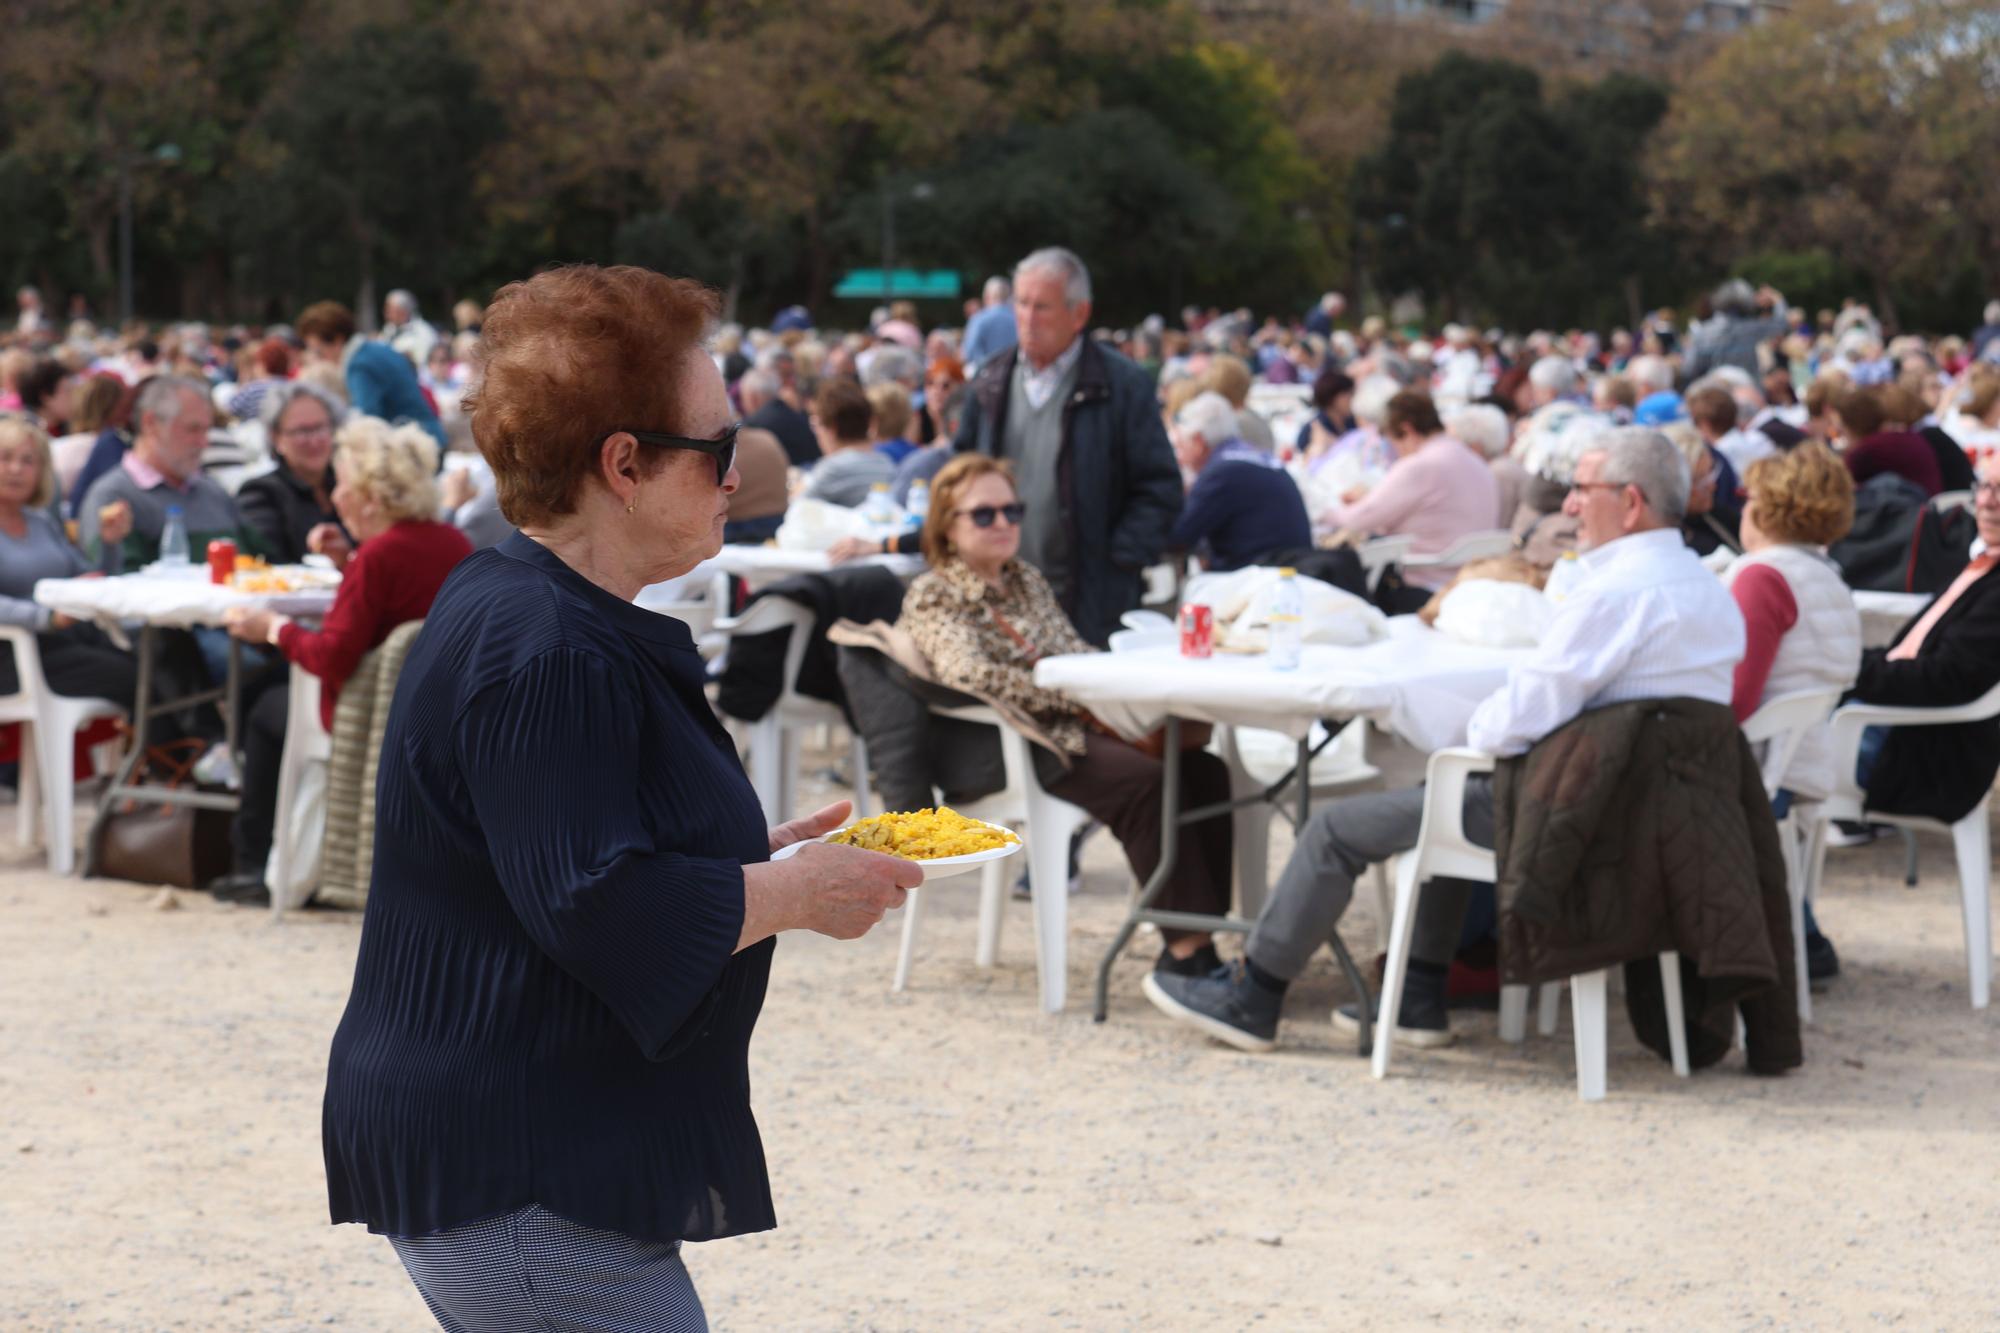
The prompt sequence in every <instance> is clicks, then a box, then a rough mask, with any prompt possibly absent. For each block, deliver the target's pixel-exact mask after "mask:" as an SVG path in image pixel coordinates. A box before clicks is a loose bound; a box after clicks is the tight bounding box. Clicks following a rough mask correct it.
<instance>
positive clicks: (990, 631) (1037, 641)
mask: <svg viewBox="0 0 2000 1333" xmlns="http://www.w3.org/2000/svg"><path fill="white" fill-rule="evenodd" d="M1021 512H1022V510H1021V500H1020V496H1019V495H1018V494H1017V493H1016V491H1015V489H1014V480H1013V473H1012V470H1011V469H1010V468H1009V467H1008V466H1007V464H1005V463H1003V462H1001V461H999V460H998V459H994V458H990V457H988V456H986V455H984V454H977V453H969V454H960V455H959V456H958V457H957V458H955V459H953V460H952V461H951V462H950V463H949V464H947V465H946V466H945V468H944V470H943V471H942V472H940V473H938V475H937V480H936V482H935V483H933V485H932V486H931V510H930V516H929V518H928V519H926V520H925V522H924V530H923V546H924V555H925V557H926V558H927V559H928V560H929V562H930V566H931V568H930V571H929V572H928V573H925V574H923V575H921V576H920V577H919V578H918V579H917V580H916V582H914V583H912V584H911V585H910V590H909V593H908V594H907V595H906V596H905V597H904V599H903V611H902V616H901V618H900V619H899V620H898V621H897V627H898V628H900V629H902V630H904V631H905V632H906V633H908V634H909V636H910V638H911V639H912V640H914V641H915V643H916V645H917V647H918V648H919V649H921V650H922V652H923V653H924V655H925V657H927V658H928V659H929V660H930V665H931V671H932V673H933V674H934V675H935V676H936V678H937V679H938V681H939V682H940V683H941V684H944V685H948V686H951V687H952V688H954V689H961V690H966V691H969V692H972V693H976V694H979V695H982V696H985V697H987V698H995V699H1003V700H1005V701H1007V702H1008V703H1010V704H1012V705H1014V706H1016V707H1018V708H1020V709H1021V710H1022V711H1023V712H1025V713H1027V714H1028V715H1029V716H1030V717H1032V718H1033V719H1034V720H1035V722H1036V723H1037V724H1038V725H1039V726H1040V727H1041V728H1042V730H1043V732H1044V733H1045V734H1046V735H1047V736H1048V737H1049V738H1050V739H1051V740H1053V741H1054V742H1055V743H1056V744H1057V745H1058V746H1059V747H1060V753H1058V752H1055V751H1051V750H1048V749H1045V748H1043V747H1041V746H1037V747H1036V749H1035V773H1036V776H1037V778H1038V779H1039V780H1040V782H1041V784H1042V786H1043V787H1044V789H1046V790H1047V791H1048V792H1049V794H1050V795H1052V796H1057V797H1060V798H1061V799H1062V800H1065V801H1068V802H1070V803H1071V804H1072V805H1078V806H1081V807H1083V809H1085V810H1087V811H1089V812H1090V814H1091V815H1092V816H1093V817H1095V818H1096V819H1098V820H1101V821H1102V822H1103V823H1104V824H1106V825H1108V826H1109V827H1110V829H1111V831H1112V833H1113V834H1114V835H1116V836H1117V838H1118V841H1119V843H1120V844H1122V845H1123V846H1124V848H1125V856H1126V859H1127V860H1128V861H1130V862H1131V865H1132V872H1133V873H1134V874H1135V875H1137V876H1139V878H1140V880H1141V881H1142V882H1143V881H1144V880H1146V879H1147V878H1148V877H1150V876H1151V875H1152V873H1153V870H1154V868H1155V867H1157V866H1158V864H1159V859H1160V801H1161V781H1162V774H1163V772H1164V769H1163V767H1162V765H1161V762H1160V761H1159V760H1158V759H1155V758H1153V757H1152V756H1151V755H1148V754H1145V753H1143V752H1142V751H1141V750H1139V749H1138V748H1137V747H1136V746H1134V745H1132V744H1130V743H1129V742H1126V741H1124V740H1121V739H1119V738H1118V737H1116V736H1114V735H1111V734H1110V733H1108V732H1107V731H1105V730H1103V729H1102V727H1101V726H1093V725H1092V722H1093V719H1092V718H1091V717H1090V715H1089V714H1088V713H1086V712H1085V711H1084V710H1083V709H1082V708H1081V707H1079V706H1078V705H1076V704H1074V703H1072V702H1070V701H1069V700H1068V699H1066V698H1064V697H1063V696H1062V695H1061V694H1059V693H1056V692H1055V691H1053V690H1045V689H1042V688H1040V687H1039V686H1037V685H1036V684H1035V683H1034V671H1035V663H1036V662H1037V661H1039V660H1040V659H1041V658H1043V657H1045V656H1054V655H1056V654H1060V653H1087V652H1091V651H1093V649H1092V648H1091V646H1090V645H1089V644H1088V643H1086V642H1085V641H1084V640H1083V638H1082V637H1081V636H1080V635H1078V634H1077V632H1076V628H1075V627H1074V626H1073V625H1071V624H1070V621H1069V618H1068V617H1067V616H1066V615H1064V614H1063V610H1062V607H1061V606H1060V605H1059V604H1058V603H1057V601H1056V598H1055V594H1054V593H1053V592H1052V591H1050V589H1049V585H1048V582H1047V580H1045V579H1044V578H1043V577H1042V576H1041V574H1040V573H1039V572H1038V571H1037V570H1036V569H1035V568H1034V566H1032V565H1030V564H1028V563H1027V562H1026V561H1023V560H1020V559H1017V558H1016V553H1017V552H1018V551H1019V550H1020V548H1021ZM1181 781H1182V785H1183V789H1184V803H1185V804H1187V805H1194V806H1199V805H1207V804H1210V803H1211V802H1219V801H1226V800H1228V799H1229V771H1228V769H1227V768H1226V767H1225V766H1224V765H1223V763H1222V761H1221V760H1220V759H1218V758H1217V757H1216V756H1214V755H1212V754H1208V753H1206V752H1205V751H1198V750H1191V751H1188V752H1187V753H1186V754H1184V755H1183V756H1182V761H1181ZM1231 843H1232V827H1231V824H1230V820H1229V817H1228V816H1227V815H1226V814H1224V815H1219V816H1217V817H1216V818H1214V819H1207V820H1203V821H1202V822H1201V823H1198V824H1190V825H1186V826H1184V827H1183V828H1182V830H1181V834H1180V852H1179V855H1178V857H1177V859H1176V861H1175V865H1174V873H1173V876H1172V878H1170V879H1169V880H1168V881H1167V884H1166V887H1165V888H1164V889H1163V890H1162V892H1161V893H1160V896H1159V897H1158V899H1156V900H1155V903H1154V905H1155V906H1156V907H1160V908H1163V909H1169V910H1173V911H1181V912H1202V913H1210V914H1215V915H1221V914H1222V913H1225V912H1227V911H1228V909H1229V893H1230V876H1231V873H1232V869H1233V867H1232V863H1231ZM1162 933H1163V935H1164V936H1165V939H1166V942H1167V947H1166V951H1165V952H1163V953H1162V954H1161V955H1160V959H1159V962H1158V964H1157V966H1156V970H1157V971H1161V972H1165V973H1173V974H1176V975H1185V976H1200V975H1203V974H1205V973H1207V972H1209V971H1211V970H1213V969H1215V968H1216V967H1218V966H1220V959H1218V958H1217V956H1216V953H1215V945H1214V942H1213V939H1212V937H1211V936H1209V935H1208V934H1207V933H1205V932H1191V931H1181V930H1168V931H1164V932H1162Z"/></svg>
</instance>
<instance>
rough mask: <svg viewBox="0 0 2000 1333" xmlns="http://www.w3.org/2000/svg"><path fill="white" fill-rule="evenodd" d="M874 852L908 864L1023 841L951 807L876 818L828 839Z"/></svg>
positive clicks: (855, 825)
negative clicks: (901, 859)
mask: <svg viewBox="0 0 2000 1333" xmlns="http://www.w3.org/2000/svg"><path fill="white" fill-rule="evenodd" d="M827 841H828V842H839V843H845V844H847V845H848V846H849V847H863V848H866V849H867V850H869V851H871V852H887V853H889V855H891V856H900V857H902V858H904V859H905V860H908V861H935V860H937V859H938V858H939V857H944V856H965V855H967V854H969V853H972V852H984V851H990V850H992V849H993V848H995V847H1005V846H1006V845H1007V844H1009V843H1014V842H1019V841H1020V839H1019V838H1017V837H1015V836H1014V835H1013V834H1011V833H1009V832H1008V831H1007V830H1006V829H1002V828H994V827H993V826H992V825H990V824H982V823H980V822H979V821H978V820H976V819H967V818H966V817H965V816H964V815H961V814H960V813H958V811H956V810H953V809H952V808H951V807H950V806H944V805H941V806H939V807H938V808H937V809H935V810H928V809H926V810H913V811H909V812H906V813H900V814H898V813H890V814H886V815H875V816H874V817H872V818H869V819H864V820H862V821H861V822H860V823H858V824H853V825H850V826H849V827H847V828H844V829H842V830H841V831H840V832H838V833H836V834H834V835H833V836H832V837H831V838H828V839H827Z"/></svg>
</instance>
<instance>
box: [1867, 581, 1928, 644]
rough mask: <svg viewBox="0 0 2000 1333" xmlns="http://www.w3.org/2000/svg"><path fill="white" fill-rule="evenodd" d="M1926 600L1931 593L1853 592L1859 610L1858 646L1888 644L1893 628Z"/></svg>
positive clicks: (1926, 601)
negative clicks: (1859, 630)
mask: <svg viewBox="0 0 2000 1333" xmlns="http://www.w3.org/2000/svg"><path fill="white" fill-rule="evenodd" d="M1930 600H1931V594H1930V593H1927V592H1867V591H1862V592H1857V593H1855V594H1854V606H1855V609H1856V610H1858V611H1860V612H1861V645H1862V647H1864V648H1886V647H1888V646H1889V644H1890V643H1892V642H1893V641H1894V640H1895V638H1896V631H1897V630H1899V629H1901V628H1902V627H1903V626H1904V625H1906V624H1908V623H1909V620H1910V618H1911V617H1912V616H1914V615H1916V614H1917V612H1919V611H1921V610H1923V609H1924V607H1926V606H1928V605H1929V604H1930Z"/></svg>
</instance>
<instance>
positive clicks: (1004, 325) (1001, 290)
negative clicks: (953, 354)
mask: <svg viewBox="0 0 2000 1333" xmlns="http://www.w3.org/2000/svg"><path fill="white" fill-rule="evenodd" d="M980 299H981V301H982V302H983V304H982V305H981V307H980V310H979V313H978V314H976V315H974V316H973V317H972V318H971V319H968V320H967V321H965V341H964V343H963V344H962V345H961V347H960V352H959V359H960V360H961V361H963V362H964V363H965V373H966V374H968V375H976V374H978V373H979V368H980V367H981V366H983V365H985V364H986V363H987V362H989V361H991V360H992V359H993V358H994V357H996V356H1003V355H1005V354H1006V353H1008V352H1010V351H1012V350H1013V349H1014V344H1015V343H1016V342H1017V341H1018V340H1019V335H1018V332H1017V331H1016V329H1015V327H1014V286H1013V284H1012V283H1010V282H1008V281H1007V279H1005V278H1002V277H998V276H995V277H991V278H988V279H987V280H986V289H985V290H984V291H983V292H982V293H980Z"/></svg>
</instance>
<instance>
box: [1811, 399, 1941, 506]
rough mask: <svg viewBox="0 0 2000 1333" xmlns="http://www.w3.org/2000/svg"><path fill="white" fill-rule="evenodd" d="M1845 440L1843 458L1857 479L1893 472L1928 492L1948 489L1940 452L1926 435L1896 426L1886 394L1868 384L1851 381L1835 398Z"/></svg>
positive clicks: (1931, 493)
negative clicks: (1886, 404)
mask: <svg viewBox="0 0 2000 1333" xmlns="http://www.w3.org/2000/svg"><path fill="white" fill-rule="evenodd" d="M1833 410H1834V415H1835V416H1836V417H1837V418H1838V419H1839V422H1840V434H1841V439H1842V440H1843V441H1844V442H1845V444H1844V447H1843V450H1842V453H1841V460H1842V461H1843V462H1845V463H1846V464H1847V470H1848V471H1849V472H1850V473H1852V474H1853V475H1854V479H1855V480H1856V481H1857V482H1860V481H1866V480H1868V479H1869V478H1870V477H1872V476H1874V475H1875V474H1876V473H1878V472H1893V473H1895V474H1896V475H1897V476H1899V477H1906V478H1908V479H1909V480H1911V481H1913V482H1915V483H1916V484H1917V485H1918V486H1920V487H1922V488H1923V492H1924V494H1925V495H1926V496H1931V495H1936V494H1937V493H1938V492H1939V491H1941V490H1943V489H1944V481H1943V479H1942V477H1941V476H1940V475H1939V472H1938V462H1937V455H1936V454H1935V453H1934V452H1932V450H1931V446H1930V443H1929V442H1928V441H1927V440H1925V439H1924V437H1923V436H1921V435H1918V434H1915V433H1913V432H1911V431H1907V430H1892V429H1890V427H1889V418H1888V414H1887V412H1886V411H1884V409H1883V406H1882V397H1881V395H1880V394H1878V393H1877V392H1876V391H1875V390H1874V389H1871V388H1869V387H1867V386H1866V385H1860V384H1854V385H1849V386H1848V387H1847V388H1846V389H1844V390H1842V391H1841V392H1840V393H1839V394H1838V395H1837V396H1836V397H1835V398H1834V400H1833Z"/></svg>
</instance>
